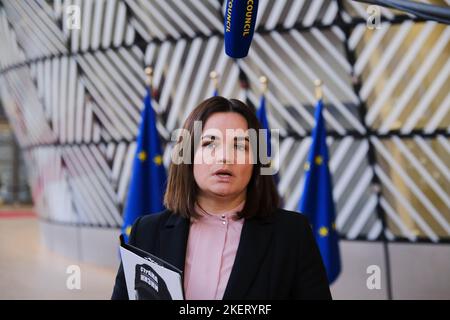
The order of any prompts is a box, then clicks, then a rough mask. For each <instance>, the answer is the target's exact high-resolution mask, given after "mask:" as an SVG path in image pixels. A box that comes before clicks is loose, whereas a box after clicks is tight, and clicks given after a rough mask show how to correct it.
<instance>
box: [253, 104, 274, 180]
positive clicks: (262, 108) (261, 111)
mask: <svg viewBox="0 0 450 320" xmlns="http://www.w3.org/2000/svg"><path fill="white" fill-rule="evenodd" d="M256 117H257V118H258V120H259V123H260V124H261V129H265V130H267V135H266V145H267V156H268V157H269V158H270V157H271V156H272V143H271V134H270V127H269V121H268V120H267V113H266V97H265V95H262V96H261V100H260V102H259V108H258V109H256ZM274 181H275V184H278V181H279V178H278V174H275V175H274Z"/></svg>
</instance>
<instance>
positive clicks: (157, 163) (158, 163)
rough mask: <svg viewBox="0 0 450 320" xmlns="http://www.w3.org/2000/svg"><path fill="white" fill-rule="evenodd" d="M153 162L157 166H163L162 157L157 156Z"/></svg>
mask: <svg viewBox="0 0 450 320" xmlns="http://www.w3.org/2000/svg"><path fill="white" fill-rule="evenodd" d="M153 162H154V163H155V164H156V165H158V166H160V165H161V164H162V157H161V156H160V155H157V156H155V157H154V158H153Z"/></svg>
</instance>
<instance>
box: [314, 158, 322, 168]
mask: <svg viewBox="0 0 450 320" xmlns="http://www.w3.org/2000/svg"><path fill="white" fill-rule="evenodd" d="M314 161H315V163H316V164H317V165H318V166H320V165H321V164H322V162H323V159H322V157H321V156H316V158H315V159H314Z"/></svg>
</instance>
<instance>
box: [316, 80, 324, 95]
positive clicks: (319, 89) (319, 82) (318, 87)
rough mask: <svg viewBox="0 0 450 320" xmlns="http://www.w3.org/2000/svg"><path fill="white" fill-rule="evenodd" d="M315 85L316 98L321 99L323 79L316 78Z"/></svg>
mask: <svg viewBox="0 0 450 320" xmlns="http://www.w3.org/2000/svg"><path fill="white" fill-rule="evenodd" d="M314 86H315V87H316V99H317V100H320V99H322V98H323V93H322V80H320V79H316V80H314Z"/></svg>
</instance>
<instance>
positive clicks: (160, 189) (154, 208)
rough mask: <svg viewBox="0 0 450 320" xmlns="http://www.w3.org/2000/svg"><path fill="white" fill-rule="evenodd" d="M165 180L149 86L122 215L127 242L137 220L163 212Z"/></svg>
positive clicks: (123, 232) (123, 231)
mask: <svg viewBox="0 0 450 320" xmlns="http://www.w3.org/2000/svg"><path fill="white" fill-rule="evenodd" d="M166 179H167V176H166V171H165V169H164V165H163V161H162V152H161V144H160V140H159V135H158V131H157V130H156V116H155V112H154V110H153V107H152V101H151V88H150V87H147V94H146V96H145V98H144V110H143V111H142V119H141V124H140V127H139V133H138V137H137V148H136V155H135V158H134V161H133V171H132V173H131V181H130V187H129V190H128V197H127V203H126V206H125V212H124V215H123V227H122V234H123V235H124V238H125V241H128V236H129V234H130V231H131V226H132V225H133V223H134V220H136V218H138V217H139V216H142V215H145V214H150V213H156V212H159V211H162V210H163V209H164V205H163V197H164V191H165V187H166Z"/></svg>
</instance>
